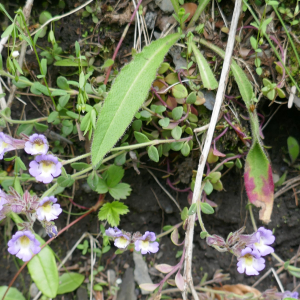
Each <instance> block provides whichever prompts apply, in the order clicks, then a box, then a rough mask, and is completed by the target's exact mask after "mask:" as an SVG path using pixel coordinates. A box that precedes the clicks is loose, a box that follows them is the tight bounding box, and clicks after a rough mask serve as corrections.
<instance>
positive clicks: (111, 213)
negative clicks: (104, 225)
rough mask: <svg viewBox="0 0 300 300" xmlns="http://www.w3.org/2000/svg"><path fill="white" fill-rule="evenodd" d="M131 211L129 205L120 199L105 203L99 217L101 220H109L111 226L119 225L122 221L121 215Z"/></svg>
mask: <svg viewBox="0 0 300 300" xmlns="http://www.w3.org/2000/svg"><path fill="white" fill-rule="evenodd" d="M128 212H129V209H128V207H127V206H126V205H125V204H123V203H122V202H119V201H114V202H112V203H105V204H104V205H103V206H102V207H101V208H100V210H99V213H98V218H99V220H100V221H104V220H107V221H108V223H109V224H110V225H111V226H118V225H119V223H120V215H125V214H127V213H128Z"/></svg>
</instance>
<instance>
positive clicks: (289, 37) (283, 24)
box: [272, 5, 300, 67]
mask: <svg viewBox="0 0 300 300" xmlns="http://www.w3.org/2000/svg"><path fill="white" fill-rule="evenodd" d="M272 7H273V9H274V10H275V13H276V15H277V17H278V19H279V20H280V23H281V24H282V26H283V28H284V30H285V32H286V35H287V36H288V39H289V41H290V43H291V45H292V48H293V51H294V53H295V55H296V57H297V60H298V67H300V58H299V54H298V51H297V49H296V47H295V44H294V42H293V39H292V38H291V35H290V34H289V31H288V30H287V28H286V26H285V23H284V22H283V20H282V18H281V16H280V13H279V12H278V10H277V8H276V6H275V5H272Z"/></svg>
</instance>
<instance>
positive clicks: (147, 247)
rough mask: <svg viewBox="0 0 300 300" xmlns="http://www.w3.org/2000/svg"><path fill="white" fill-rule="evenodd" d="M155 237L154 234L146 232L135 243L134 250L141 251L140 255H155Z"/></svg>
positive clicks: (156, 246) (156, 244)
mask: <svg viewBox="0 0 300 300" xmlns="http://www.w3.org/2000/svg"><path fill="white" fill-rule="evenodd" d="M155 240H156V236H155V233H154V232H150V231H146V232H145V234H144V235H143V236H142V237H140V238H139V239H138V240H136V241H135V243H134V245H135V250H136V251H141V253H142V254H147V253H151V252H152V253H156V252H157V251H158V247H159V244H158V242H155Z"/></svg>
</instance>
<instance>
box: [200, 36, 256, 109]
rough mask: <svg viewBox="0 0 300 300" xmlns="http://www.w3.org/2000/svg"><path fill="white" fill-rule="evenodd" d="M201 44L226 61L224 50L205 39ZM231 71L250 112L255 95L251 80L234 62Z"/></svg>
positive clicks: (201, 40)
mask: <svg viewBox="0 0 300 300" xmlns="http://www.w3.org/2000/svg"><path fill="white" fill-rule="evenodd" d="M200 43H201V44H204V45H205V46H206V47H209V48H210V49H211V50H213V51H214V52H216V53H217V54H218V55H219V56H221V57H222V58H223V59H224V57H225V52H224V51H223V50H222V49H220V48H219V47H216V46H215V45H213V44H212V43H207V42H206V40H204V39H200ZM231 71H232V73H233V76H234V78H235V80H236V83H237V85H238V88H239V91H240V93H241V95H242V98H243V100H244V102H245V104H246V106H247V108H248V110H250V105H251V104H252V102H251V99H252V94H253V90H252V85H251V83H250V81H249V79H248V78H247V76H246V74H245V72H244V71H243V70H242V69H241V68H240V66H239V65H238V64H237V63H236V62H235V61H234V60H232V61H231ZM201 78H202V75H201Z"/></svg>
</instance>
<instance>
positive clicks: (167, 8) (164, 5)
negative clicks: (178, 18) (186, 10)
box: [155, 0, 174, 13]
mask: <svg viewBox="0 0 300 300" xmlns="http://www.w3.org/2000/svg"><path fill="white" fill-rule="evenodd" d="M155 4H156V5H158V6H159V8H160V9H161V10H162V11H163V12H165V13H171V12H173V11H174V8H173V5H172V2H171V0H155Z"/></svg>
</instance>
